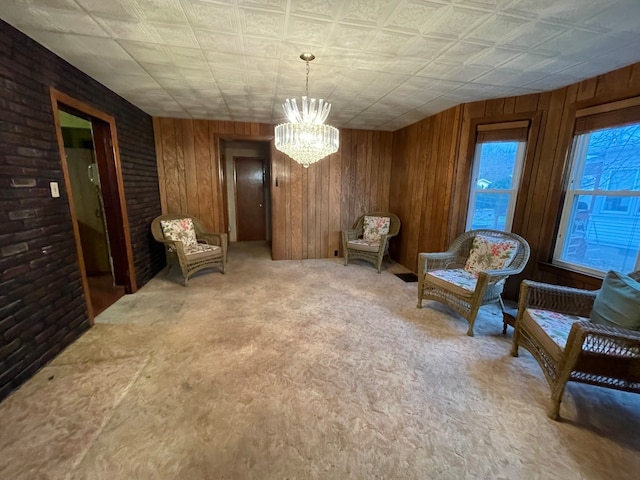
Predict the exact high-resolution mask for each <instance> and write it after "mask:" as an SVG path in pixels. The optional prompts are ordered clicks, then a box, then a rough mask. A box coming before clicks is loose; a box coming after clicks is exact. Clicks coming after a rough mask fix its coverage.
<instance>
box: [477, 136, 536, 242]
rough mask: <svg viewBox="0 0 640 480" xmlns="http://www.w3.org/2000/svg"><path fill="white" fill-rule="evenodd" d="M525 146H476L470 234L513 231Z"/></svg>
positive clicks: (485, 144)
mask: <svg viewBox="0 0 640 480" xmlns="http://www.w3.org/2000/svg"><path fill="white" fill-rule="evenodd" d="M524 145H525V142H515V141H504V142H487V143H478V144H477V145H476V156H475V160H474V171H473V180H472V185H471V191H470V201H469V213H468V215H467V230H476V229H478V228H490V229H494V230H510V229H511V220H512V218H511V217H512V215H513V208H514V207H515V197H516V193H517V189H518V184H519V178H520V170H521V162H522V158H523V156H524Z"/></svg>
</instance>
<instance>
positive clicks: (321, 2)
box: [291, 0, 342, 19]
mask: <svg viewBox="0 0 640 480" xmlns="http://www.w3.org/2000/svg"><path fill="white" fill-rule="evenodd" d="M341 3H342V0H293V1H292V2H291V11H292V12H293V13H298V14H313V15H321V16H323V17H325V18H330V19H335V18H336V14H335V11H336V10H337V8H338V6H339V5H340V4H341Z"/></svg>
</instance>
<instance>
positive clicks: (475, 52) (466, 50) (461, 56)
mask: <svg viewBox="0 0 640 480" xmlns="http://www.w3.org/2000/svg"><path fill="white" fill-rule="evenodd" d="M489 50H490V47H488V46H486V45H478V44H475V43H470V42H457V43H455V44H453V45H452V46H451V47H450V48H448V49H446V50H445V51H444V52H442V53H441V54H440V55H439V56H438V57H437V58H436V61H440V62H444V63H456V64H463V63H465V62H468V61H469V60H471V59H472V58H474V57H476V56H479V55H480V54H482V53H483V52H487V51H489Z"/></svg>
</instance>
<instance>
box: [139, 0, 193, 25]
mask: <svg viewBox="0 0 640 480" xmlns="http://www.w3.org/2000/svg"><path fill="white" fill-rule="evenodd" d="M131 2H132V3H135V4H137V6H138V8H139V11H141V12H142V18H144V19H145V20H149V21H153V22H164V23H170V24H175V25H186V24H187V17H186V16H185V14H184V10H183V9H182V4H181V3H180V0H131Z"/></svg>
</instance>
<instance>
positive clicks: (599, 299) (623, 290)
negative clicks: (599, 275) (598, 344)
mask: <svg viewBox="0 0 640 480" xmlns="http://www.w3.org/2000/svg"><path fill="white" fill-rule="evenodd" d="M591 321H592V322H593V323H599V324H600V325H608V326H610V327H622V328H628V329H631V330H640V282H637V281H635V280H634V279H633V278H631V277H629V276H627V275H623V274H621V273H617V272H614V271H613V270H612V271H610V272H608V273H607V275H606V276H605V277H604V280H603V282H602V288H601V289H600V291H599V292H598V295H597V296H596V300H595V302H594V303H593V310H592V311H591Z"/></svg>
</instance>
